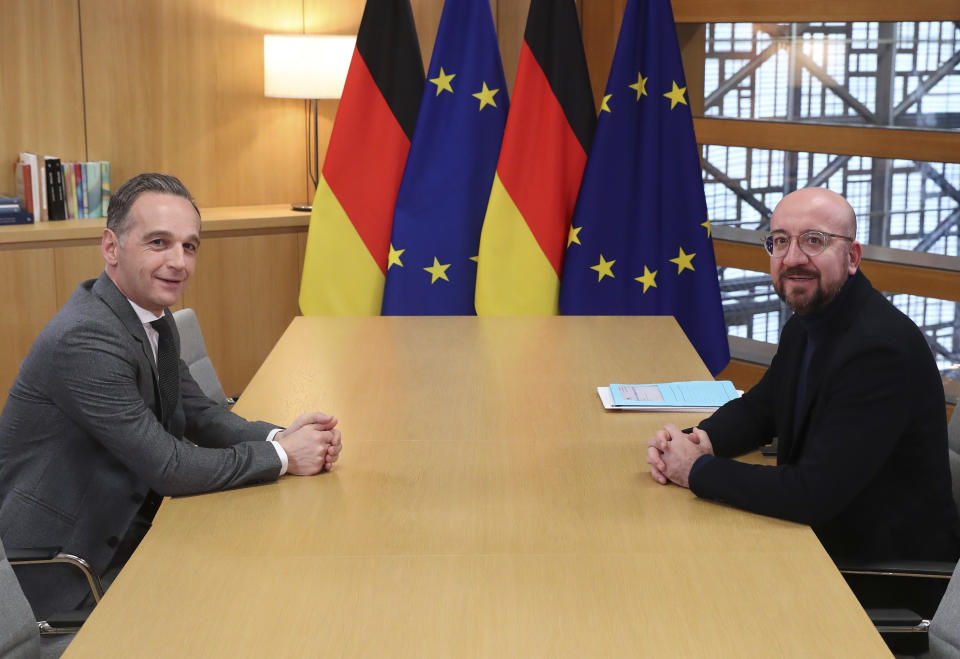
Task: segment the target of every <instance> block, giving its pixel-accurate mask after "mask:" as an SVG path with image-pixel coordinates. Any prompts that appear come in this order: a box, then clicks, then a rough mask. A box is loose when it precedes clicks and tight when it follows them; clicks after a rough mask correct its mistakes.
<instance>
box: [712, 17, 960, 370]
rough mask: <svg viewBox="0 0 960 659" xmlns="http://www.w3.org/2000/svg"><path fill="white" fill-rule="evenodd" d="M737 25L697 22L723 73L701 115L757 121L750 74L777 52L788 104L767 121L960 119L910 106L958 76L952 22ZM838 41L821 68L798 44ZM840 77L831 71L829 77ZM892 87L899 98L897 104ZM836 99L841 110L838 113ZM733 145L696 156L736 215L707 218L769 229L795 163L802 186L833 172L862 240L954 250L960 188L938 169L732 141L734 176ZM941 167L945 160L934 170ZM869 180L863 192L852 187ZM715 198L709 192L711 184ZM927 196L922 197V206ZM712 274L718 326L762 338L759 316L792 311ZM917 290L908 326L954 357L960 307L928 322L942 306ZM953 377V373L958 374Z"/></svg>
mask: <svg viewBox="0 0 960 659" xmlns="http://www.w3.org/2000/svg"><path fill="white" fill-rule="evenodd" d="M718 26H720V29H722V30H723V31H724V33H725V34H723V35H722V36H719V35H718ZM743 29H744V24H739V25H737V24H727V25H725V26H723V25H722V24H708V26H707V38H706V58H707V61H710V60H714V61H715V62H716V65H715V71H716V73H717V75H718V77H720V78H721V79H720V81H719V84H718V85H717V87H716V88H715V89H714V90H713V91H711V92H710V94H708V95H707V96H706V98H705V100H704V113H705V114H711V110H713V109H714V108H716V109H718V110H719V109H721V108H724V109H726V108H728V107H730V108H733V109H734V111H735V113H736V114H737V115H738V116H739V115H740V114H741V112H743V111H744V110H747V112H748V118H751V119H752V118H755V117H754V116H753V115H754V114H755V112H756V110H757V107H758V103H759V102H760V100H759V99H761V98H763V97H764V95H765V94H767V95H768V94H769V91H768V90H766V89H761V88H760V85H759V84H758V80H757V78H758V72H759V71H760V68H761V67H762V66H763V64H764V63H766V62H768V61H769V60H771V59H776V58H782V54H784V53H785V54H786V69H787V84H786V87H787V90H788V94H787V98H786V103H785V107H784V110H783V111H782V112H780V113H777V103H778V102H779V101H780V99H777V98H774V99H773V103H774V113H773V114H774V116H771V117H770V118H777V119H781V120H783V119H786V120H787V121H791V122H810V123H817V122H822V121H823V120H828V121H830V122H831V123H848V124H861V125H874V126H889V127H894V126H897V127H901V126H920V125H925V123H929V121H930V120H931V119H932V120H933V122H934V123H935V124H936V125H937V126H938V127H942V128H956V127H960V112H937V113H935V114H933V115H932V116H931V115H930V113H920V112H917V111H914V112H912V113H909V112H908V110H910V109H912V108H913V109H916V108H919V107H920V104H921V103H922V101H923V99H924V98H925V97H927V96H928V95H929V94H931V90H933V89H934V88H935V87H936V85H937V83H939V82H940V81H941V80H943V79H944V78H945V77H946V76H949V75H954V74H956V73H957V66H958V64H960V25H958V24H956V23H954V22H949V21H944V22H941V23H793V24H786V25H783V24H770V23H756V24H753V25H752V33H751V35H750V37H749V40H748V39H745V38H744V36H743V34H742V31H743ZM738 30H739V31H740V34H738ZM934 31H935V32H936V33H937V35H936V36H937V37H938V38H937V39H936V41H934V40H933V37H932V36H931V34H930V33H931V32H934ZM727 32H728V33H727ZM945 35H946V38H945ZM836 41H843V42H844V44H845V45H846V47H845V49H844V57H843V60H844V63H843V67H842V68H840V67H838V66H837V65H836V62H833V65H832V66H831V62H830V61H829V59H827V57H826V53H829V52H830V51H829V49H827V48H825V49H824V53H825V56H824V59H827V61H826V64H827V66H824V65H822V64H821V63H820V62H818V61H817V59H816V58H814V57H812V56H811V55H810V54H808V53H807V52H804V47H803V46H804V45H808V46H810V49H814V50H815V49H816V46H817V44H818V43H826V44H830V43H831V42H836ZM744 42H748V47H747V48H744V47H743V46H744V45H746V44H745V43H744ZM768 42H769V43H768ZM932 46H936V49H937V52H936V54H935V61H940V63H939V64H938V65H937V66H935V67H934V68H932V69H931V70H924V69H923V68H922V62H921V60H922V59H929V58H930V52H929V51H930V50H931V48H932ZM944 55H946V56H944ZM898 57H900V58H901V59H903V58H906V59H909V61H911V62H912V63H913V66H912V67H910V68H909V70H907V69H904V67H902V66H900V67H898V65H897V62H898ZM731 64H732V65H733V66H731ZM729 69H733V70H729ZM728 70H729V72H728ZM725 74H726V75H725ZM838 74H839V75H838ZM773 75H774V78H775V80H777V81H779V80H781V79H782V75H781V72H780V70H779V69H777V70H775V71H774V73H773ZM708 76H709V74H708ZM838 77H840V78H841V79H840V80H838V79H837V78H838ZM911 83H912V84H911ZM851 86H857V87H858V88H859V89H861V91H862V90H870V88H871V87H872V89H873V92H872V95H871V96H870V98H867V99H866V100H865V101H863V100H861V99H860V98H857V96H856V95H854V94H853V93H852V92H851V91H850V88H851ZM908 87H912V90H911V91H910V92H909V93H908V94H904V93H903V90H904V89H907V88H908ZM731 95H732V96H731ZM899 96H902V97H903V98H902V100H900V101H899V102H898V103H896V104H895V101H896V98H897V97H899ZM941 96H942V95H941ZM947 96H948V98H947V100H948V101H951V102H952V104H951V105H950V107H951V109H952V108H953V107H957V108H960V92H957V93H953V92H952V91H951V90H949V89H948V91H947ZM763 100H765V101H769V100H770V99H769V98H763ZM838 100H839V104H838V103H837V101H838ZM869 104H872V105H873V108H872V109H871V108H870V107H868V105H869ZM837 108H839V109H840V110H841V111H840V112H839V113H838V112H837V111H836V110H837ZM731 149H734V147H731V148H727V147H711V146H709V145H707V146H705V147H704V153H703V158H702V164H703V170H704V183H705V184H706V186H707V188H708V201H709V198H710V197H711V195H710V186H711V185H712V184H719V185H720V186H723V187H724V188H726V189H727V190H729V191H730V192H732V193H733V195H734V196H735V197H736V199H737V203H736V209H735V215H736V217H734V218H715V219H714V221H718V222H719V221H721V220H724V219H726V220H731V221H730V222H729V223H731V224H741V223H743V224H745V225H749V226H753V227H755V228H757V229H765V228H767V227H768V226H769V221H770V215H771V212H772V208H771V207H772V206H773V205H775V201H776V200H777V199H779V197H780V196H782V195H784V194H787V193H789V192H791V191H792V190H794V189H796V187H797V184H798V181H800V180H803V179H802V178H801V172H803V173H804V174H806V177H805V178H806V183H805V185H806V186H821V185H826V184H828V182H829V181H830V180H831V179H833V178H834V177H835V176H837V175H839V176H840V179H839V186H831V187H840V189H841V191H842V192H843V193H844V194H845V195H846V196H848V198H850V200H851V202H852V203H853V204H854V207H855V208H856V210H857V212H858V216H860V218H861V224H862V225H863V228H862V229H861V230H862V231H863V233H866V234H867V236H866V237H867V241H868V242H869V243H870V244H878V245H889V244H891V242H896V243H897V246H901V245H904V244H905V243H907V244H910V243H912V245H911V246H912V248H913V249H915V250H918V251H928V250H930V248H931V247H933V246H934V245H936V244H937V243H938V242H940V241H943V245H944V247H943V249H945V250H950V249H951V247H950V245H951V244H952V245H953V250H952V251H954V252H956V250H957V242H960V241H957V240H954V241H949V240H948V238H949V237H951V236H953V235H956V234H957V228H958V223H960V191H958V190H957V188H956V187H955V186H954V185H952V184H951V183H950V180H949V179H948V177H947V176H946V175H945V173H944V172H943V171H939V170H938V169H937V168H936V167H934V166H933V165H931V164H930V163H925V162H918V161H899V160H887V159H879V158H869V157H861V156H851V155H837V156H831V155H826V154H806V153H798V152H789V151H786V152H779V153H777V152H766V153H765V154H764V153H763V152H759V151H758V150H755V149H743V148H742V147H740V148H736V149H738V150H737V151H734V153H740V151H741V150H742V151H743V153H744V162H743V163H742V168H743V176H731V175H730V174H729V173H728V172H729V171H730V169H731V167H730V165H731V163H730V153H731ZM716 155H720V156H722V157H723V158H724V159H725V161H726V162H724V163H721V164H720V165H721V166H718V164H715V163H714V162H712V161H711V158H715V157H716ZM738 164H740V163H738ZM722 165H727V166H726V167H724V166H722ZM948 166H949V165H945V166H944V169H946V167H948ZM757 169H760V170H766V171H763V172H761V173H760V176H759V179H761V180H762V181H764V183H765V184H764V183H757V178H758V177H757V172H756V171H755V170H757ZM917 175H919V180H918V181H917V180H916V176H917ZM895 177H899V178H900V179H904V178H905V179H906V181H907V183H906V185H904V184H902V183H900V186H899V187H901V188H903V189H901V191H900V192H895V190H894V187H895ZM741 181H743V182H747V183H746V184H743V183H741ZM897 182H899V179H898V181H897ZM931 185H932V186H933V188H932V191H931V188H930V186H931ZM867 187H868V188H869V196H868V199H867V198H863V197H864V195H862V194H861V195H857V194H856V193H857V192H858V191H860V192H862V191H863V190H864V189H865V188H867ZM910 187H918V188H919V190H920V193H919V196H920V198H921V200H920V203H921V206H920V208H919V209H914V208H909V204H910V199H909V197H910V195H909V191H908V190H907V189H906V188H910ZM897 195H899V196H897ZM713 196H716V193H715V192H714V195H713ZM767 197H771V198H772V199H771V201H773V203H770V202H768V201H767ZM895 197H896V199H897V201H898V202H902V203H901V204H900V207H898V208H896V209H894V203H893V202H894V199H895ZM945 199H947V200H951V201H953V202H955V205H953V207H952V208H951V207H950V206H948V207H947V208H944V205H943V202H944V200H945ZM868 200H869V201H868ZM927 201H932V203H931V204H929V206H928V204H927V203H926V202H927ZM867 202H868V203H867ZM948 203H949V202H948ZM743 204H746V205H747V206H749V207H750V209H752V211H753V213H755V216H753V217H751V218H744V217H743V214H742V211H743V210H744V208H743ZM927 214H930V216H937V217H938V218H939V221H938V222H937V223H936V224H935V225H934V226H933V227H931V228H930V229H929V230H925V225H926V224H927V222H925V221H924V219H926V218H925V217H923V216H925V215H927ZM894 215H897V216H900V217H902V221H898V222H897V225H898V226H897V227H892V226H891V224H892V218H893V217H894ZM864 216H866V217H864ZM911 218H919V226H918V228H917V229H916V230H911V228H910V225H911ZM864 219H866V221H865V222H864ZM877 220H879V221H877ZM900 225H902V226H900ZM895 229H896V230H895ZM863 233H861V235H863ZM728 270H729V272H728ZM720 278H721V292H722V295H723V298H724V312H725V315H726V318H727V324H728V326H730V327H736V328H737V332H736V333H737V334H739V335H742V334H743V333H742V330H741V329H740V328H742V327H745V328H746V336H747V337H748V338H756V337H755V333H756V332H755V330H756V331H757V332H759V333H760V334H762V335H763V336H762V337H761V339H760V340H769V336H770V333H771V332H770V330H769V328H768V319H769V318H770V314H771V313H777V314H779V326H778V327H777V328H776V330H777V333H779V329H780V328H782V326H783V324H784V323H785V322H786V319H787V318H788V317H789V315H790V312H789V309H787V308H786V307H785V305H783V304H782V303H781V302H780V301H779V299H778V298H777V297H776V295H774V294H773V293H772V287H771V285H770V281H769V278H767V277H756V276H753V275H750V274H749V273H743V272H742V271H734V270H733V269H727V268H720ZM888 297H891V298H893V297H894V296H892V295H891V296H888ZM918 299H919V300H921V301H922V302H923V307H924V308H923V312H922V313H921V314H919V316H920V318H919V319H918V318H914V320H915V321H918V320H919V322H918V325H920V327H921V329H923V330H924V334H925V335H926V336H927V340H928V342H929V343H930V346H931V350H933V352H934V353H935V354H937V355H939V356H940V357H941V358H942V359H941V361H946V362H953V363H954V364H957V363H960V304H953V303H949V304H952V305H953V307H954V308H953V318H952V320H950V321H949V322H943V320H941V319H939V318H940V317H941V316H942V314H943V308H941V309H940V311H939V313H938V314H937V316H938V320H936V321H931V322H928V321H927V320H926V316H928V313H927V307H928V306H929V305H935V304H938V305H946V304H948V303H946V302H943V301H939V300H929V299H925V298H918ZM947 339H949V341H948V342H949V343H950V344H951V345H950V346H946V345H944V343H941V340H947ZM954 375H955V376H958V377H960V373H955V374H954Z"/></svg>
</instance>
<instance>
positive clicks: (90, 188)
mask: <svg viewBox="0 0 960 659" xmlns="http://www.w3.org/2000/svg"><path fill="white" fill-rule="evenodd" d="M83 169H84V178H83V189H84V190H85V194H84V199H86V200H87V217H103V213H101V212H100V206H101V203H102V202H101V195H102V194H103V192H102V190H101V188H100V163H99V162H85V163H83Z"/></svg>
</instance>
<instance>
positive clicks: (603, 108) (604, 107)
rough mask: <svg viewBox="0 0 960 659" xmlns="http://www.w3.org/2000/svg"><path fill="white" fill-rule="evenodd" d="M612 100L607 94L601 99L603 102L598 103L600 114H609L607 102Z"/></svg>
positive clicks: (610, 95)
mask: <svg viewBox="0 0 960 659" xmlns="http://www.w3.org/2000/svg"><path fill="white" fill-rule="evenodd" d="M611 98H613V94H607V95H606V96H604V97H603V100H602V101H600V112H610V106H609V105H607V101H609V100H610V99H611Z"/></svg>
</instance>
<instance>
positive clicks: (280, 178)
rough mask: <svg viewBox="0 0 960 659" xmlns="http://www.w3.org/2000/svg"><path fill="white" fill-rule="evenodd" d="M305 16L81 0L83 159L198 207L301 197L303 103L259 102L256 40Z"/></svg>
mask: <svg viewBox="0 0 960 659" xmlns="http://www.w3.org/2000/svg"><path fill="white" fill-rule="evenodd" d="M302 20H303V19H302V4H301V0H164V1H161V0H142V1H138V2H129V1H127V0H80V21H81V25H82V29H83V65H84V70H85V71H86V72H88V73H87V75H86V76H85V84H86V90H85V91H86V103H87V127H88V142H89V150H88V156H89V158H91V159H97V160H101V159H102V160H110V161H111V162H112V163H113V171H112V178H113V183H114V185H115V186H116V185H119V183H121V182H122V181H124V180H126V179H127V178H129V177H130V176H132V175H133V174H136V173H138V172H142V171H150V170H160V171H165V172H169V173H173V174H176V175H177V176H179V177H180V178H181V179H182V180H183V181H184V183H185V184H186V185H187V186H188V187H189V188H190V190H191V192H193V194H194V196H195V197H196V199H197V202H198V203H199V204H200V205H201V206H217V205H231V204H262V203H276V202H283V201H290V200H293V199H302V198H305V197H306V196H307V194H308V188H307V179H306V148H307V141H306V139H305V136H304V130H303V129H304V121H303V120H304V114H303V109H302V108H303V104H302V102H300V101H295V100H286V99H274V98H265V97H264V95H263V35H264V34H267V33H282V32H299V31H300V30H301V27H302Z"/></svg>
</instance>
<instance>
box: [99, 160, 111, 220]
mask: <svg viewBox="0 0 960 659" xmlns="http://www.w3.org/2000/svg"><path fill="white" fill-rule="evenodd" d="M100 206H101V212H102V213H103V216H104V217H106V216H107V210H108V209H109V208H110V161H109V160H101V161H100Z"/></svg>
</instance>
